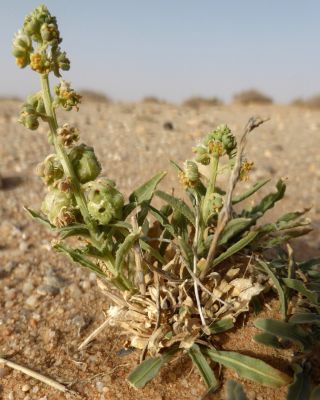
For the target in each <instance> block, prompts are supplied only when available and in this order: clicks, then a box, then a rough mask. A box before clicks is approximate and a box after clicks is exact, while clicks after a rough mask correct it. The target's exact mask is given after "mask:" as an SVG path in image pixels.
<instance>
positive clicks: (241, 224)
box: [218, 217, 252, 246]
mask: <svg viewBox="0 0 320 400" xmlns="http://www.w3.org/2000/svg"><path fill="white" fill-rule="evenodd" d="M251 224H252V220H251V219H250V218H242V217H240V218H233V219H231V220H230V221H229V222H228V223H227V225H226V227H225V228H224V230H223V232H222V233H221V236H220V238H219V242H218V244H219V245H220V246H222V245H224V244H226V243H227V242H228V241H229V240H230V239H232V238H233V237H234V236H236V235H238V234H239V233H241V232H243V231H244V230H246V229H247V228H248V227H249V226H250V225H251Z"/></svg>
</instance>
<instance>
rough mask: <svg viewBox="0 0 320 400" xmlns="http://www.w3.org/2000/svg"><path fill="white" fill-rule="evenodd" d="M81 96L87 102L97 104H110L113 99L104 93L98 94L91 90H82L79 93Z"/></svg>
mask: <svg viewBox="0 0 320 400" xmlns="http://www.w3.org/2000/svg"><path fill="white" fill-rule="evenodd" d="M79 94H80V96H81V97H82V98H83V99H84V100H86V101H92V102H96V103H110V102H111V99H110V98H109V97H108V96H107V95H105V94H104V93H101V92H97V91H95V90H90V89H82V90H81V91H80V92H79Z"/></svg>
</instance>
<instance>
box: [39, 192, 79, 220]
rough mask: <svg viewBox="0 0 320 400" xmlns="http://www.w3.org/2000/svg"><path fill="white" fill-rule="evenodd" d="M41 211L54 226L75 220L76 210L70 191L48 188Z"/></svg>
mask: <svg viewBox="0 0 320 400" xmlns="http://www.w3.org/2000/svg"><path fill="white" fill-rule="evenodd" d="M41 211H42V212H43V213H44V214H45V215H46V216H47V217H48V219H49V221H50V222H51V223H52V224H53V225H55V226H59V227H61V226H66V225H70V224H72V223H74V222H76V216H77V210H76V208H75V206H74V200H73V197H72V195H71V194H70V193H65V192H60V191H59V190H57V189H53V190H50V192H48V193H47V195H46V197H45V199H44V201H43V203H42V205H41Z"/></svg>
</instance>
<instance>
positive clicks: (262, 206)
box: [244, 179, 286, 220]
mask: <svg viewBox="0 0 320 400" xmlns="http://www.w3.org/2000/svg"><path fill="white" fill-rule="evenodd" d="M276 188H277V191H276V192H275V193H270V194H268V195H267V196H265V197H264V198H263V199H262V200H261V202H260V203H259V204H258V205H256V206H254V207H252V208H251V209H250V210H249V211H245V212H244V216H245V217H248V218H253V219H255V220H257V219H258V218H260V217H262V215H263V214H264V213H265V212H266V211H268V210H269V209H270V208H272V207H273V206H274V205H275V203H276V202H277V201H279V200H281V199H282V198H283V196H284V193H285V191H286V185H285V183H284V182H283V181H282V180H281V179H280V180H279V181H278V182H277V185H276Z"/></svg>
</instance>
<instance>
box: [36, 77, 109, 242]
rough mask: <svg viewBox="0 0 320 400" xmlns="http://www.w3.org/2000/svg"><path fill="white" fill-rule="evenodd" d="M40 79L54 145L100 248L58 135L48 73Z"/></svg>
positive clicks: (94, 226)
mask: <svg viewBox="0 0 320 400" xmlns="http://www.w3.org/2000/svg"><path fill="white" fill-rule="evenodd" d="M40 81H41V88H42V95H43V102H44V107H45V110H46V114H47V117H48V124H49V127H50V132H51V135H52V140H53V145H54V147H55V150H56V153H57V155H58V157H59V159H60V161H61V164H62V167H63V170H64V172H65V174H66V175H67V176H68V177H70V179H71V182H72V186H73V194H74V197H75V200H76V202H77V205H78V207H79V209H80V212H81V215H82V217H83V219H84V222H85V223H86V225H87V226H88V227H89V230H90V235H91V239H92V242H93V243H94V244H95V245H96V246H97V247H98V248H100V247H101V243H100V240H99V239H98V232H97V225H96V223H95V221H94V220H92V218H91V217H90V214H89V212H88V208H87V202H86V199H85V197H84V195H83V192H82V190H81V187H80V183H79V180H78V178H77V175H76V174H75V172H74V169H73V166H72V164H71V162H70V160H69V157H68V155H67V153H66V151H65V149H64V147H63V145H62V144H61V143H60V142H59V140H58V135H57V129H58V123H57V118H56V114H55V111H54V108H53V106H52V97H51V93H50V86H49V79H48V75H41V78H40Z"/></svg>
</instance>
